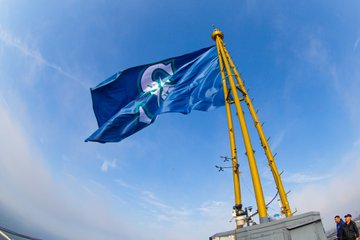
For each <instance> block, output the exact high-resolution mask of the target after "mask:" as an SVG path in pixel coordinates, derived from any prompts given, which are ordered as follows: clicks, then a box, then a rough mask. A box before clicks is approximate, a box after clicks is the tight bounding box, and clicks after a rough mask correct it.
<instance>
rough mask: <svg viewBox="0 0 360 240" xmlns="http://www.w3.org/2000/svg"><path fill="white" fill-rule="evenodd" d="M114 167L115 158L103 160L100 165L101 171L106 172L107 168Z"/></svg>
mask: <svg viewBox="0 0 360 240" xmlns="http://www.w3.org/2000/svg"><path fill="white" fill-rule="evenodd" d="M115 167H116V159H113V160H112V161H107V160H105V161H104V162H103V164H102V165H101V171H103V172H107V171H108V170H109V168H115Z"/></svg>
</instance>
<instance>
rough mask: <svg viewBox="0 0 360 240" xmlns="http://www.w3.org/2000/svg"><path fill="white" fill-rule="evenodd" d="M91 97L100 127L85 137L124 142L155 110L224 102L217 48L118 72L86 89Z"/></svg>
mask: <svg viewBox="0 0 360 240" xmlns="http://www.w3.org/2000/svg"><path fill="white" fill-rule="evenodd" d="M91 97H92V101H93V109H94V113H95V116H96V119H97V122H98V126H99V129H98V130H96V131H95V132H94V133H93V134H92V135H91V136H90V137H88V138H87V139H86V140H85V141H93V142H101V143H106V142H119V141H121V140H123V139H124V138H126V137H128V136H130V135H132V134H134V133H136V132H137V131H139V130H141V129H143V128H145V127H147V126H149V125H150V124H151V123H153V122H154V121H155V119H156V117H157V116H158V115H159V114H160V113H166V112H179V113H183V114H188V113H190V112H191V110H201V111H209V110H212V109H214V108H217V107H219V106H223V105H224V93H223V90H222V82H221V76H220V69H219V64H218V56H217V50H216V47H215V46H212V47H208V48H203V49H200V50H197V51H195V52H192V53H188V54H185V55H182V56H178V57H173V58H169V59H166V60H162V61H159V62H156V63H152V64H146V65H142V66H137V67H132V68H129V69H126V70H124V71H121V72H118V73H116V74H114V75H113V76H111V77H110V78H108V79H106V80H105V81H103V82H102V83H100V84H99V85H98V86H96V87H95V88H93V89H91Z"/></svg>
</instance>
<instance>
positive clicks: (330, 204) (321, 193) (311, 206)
mask: <svg viewBox="0 0 360 240" xmlns="http://www.w3.org/2000/svg"><path fill="white" fill-rule="evenodd" d="M359 156H360V151H359V149H358V147H351V148H350V149H349V150H348V153H347V154H344V157H343V159H340V160H338V161H335V162H337V164H336V165H335V166H334V168H333V170H332V171H331V175H333V177H331V178H326V179H324V180H323V181H315V182H312V183H309V184H306V185H299V187H298V188H297V189H296V194H291V195H290V197H291V199H290V200H291V203H292V206H293V207H296V208H298V209H299V211H300V212H307V211H314V210H315V211H320V213H321V216H322V219H323V222H324V224H325V228H327V229H330V228H332V227H333V216H335V215H345V214H346V213H348V212H350V213H353V214H354V215H357V214H359V199H360V189H359V188H358V187H357V186H356V184H357V182H356V179H358V178H359V172H360V157H359Z"/></svg>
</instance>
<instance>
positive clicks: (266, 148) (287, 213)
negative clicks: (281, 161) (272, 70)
mask: <svg viewBox="0 0 360 240" xmlns="http://www.w3.org/2000/svg"><path fill="white" fill-rule="evenodd" d="M223 49H224V52H225V55H226V58H227V60H228V61H229V63H230V67H231V69H232V70H233V72H234V74H235V76H236V80H237V83H238V85H237V86H238V87H239V88H240V92H241V93H242V95H243V98H244V100H245V102H246V104H247V106H248V108H249V111H250V114H251V116H252V119H253V121H254V125H255V128H256V130H257V132H258V135H259V137H260V142H261V146H262V147H263V149H264V152H265V155H266V157H267V159H268V163H269V167H270V169H271V172H272V174H273V178H274V181H275V184H276V188H277V190H278V192H279V196H280V201H281V204H282V209H281V212H282V213H283V214H285V216H286V217H291V216H292V212H291V209H290V204H289V201H288V199H287V194H286V192H285V189H284V186H283V184H282V180H281V176H280V174H279V171H278V168H277V166H276V163H275V159H274V155H273V154H272V152H271V149H270V147H269V143H268V140H267V139H266V137H265V133H264V130H263V128H262V125H261V124H260V121H259V118H258V116H257V114H256V111H255V109H254V106H253V104H252V101H251V99H250V97H249V94H248V92H247V91H246V88H245V85H244V83H243V81H242V79H241V77H240V75H239V73H238V71H237V69H236V67H235V64H234V63H233V61H232V59H231V57H230V55H229V53H228V51H227V50H226V47H225V46H223Z"/></svg>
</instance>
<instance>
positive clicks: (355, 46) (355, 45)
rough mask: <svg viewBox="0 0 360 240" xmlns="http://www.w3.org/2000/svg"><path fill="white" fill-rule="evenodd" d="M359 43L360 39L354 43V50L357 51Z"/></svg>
mask: <svg viewBox="0 0 360 240" xmlns="http://www.w3.org/2000/svg"><path fill="white" fill-rule="evenodd" d="M359 42H360V38H358V39H356V41H355V42H354V48H353V50H354V51H356V49H357V48H358V45H359Z"/></svg>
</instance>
